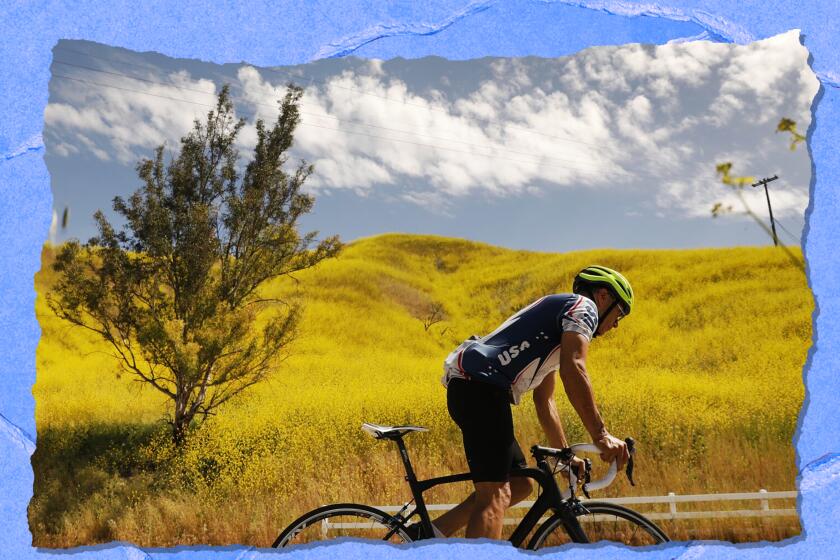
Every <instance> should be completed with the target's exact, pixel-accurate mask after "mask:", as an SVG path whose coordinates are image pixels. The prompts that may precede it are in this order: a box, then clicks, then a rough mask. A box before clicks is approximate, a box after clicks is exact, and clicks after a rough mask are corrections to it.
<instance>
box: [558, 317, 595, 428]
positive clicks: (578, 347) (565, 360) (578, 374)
mask: <svg viewBox="0 0 840 560" xmlns="http://www.w3.org/2000/svg"><path fill="white" fill-rule="evenodd" d="M588 351H589V341H588V340H586V337H584V336H583V335H582V334H580V333H577V332H574V331H566V332H564V333H563V335H562V338H561V339H560V380H561V381H562V382H563V388H564V389H565V390H566V396H568V397H569V402H570V403H572V406H573V407H574V409H575V412H577V414H578V416H580V419H581V421H582V422H583V426H584V427H585V428H586V431H587V432H589V435H590V437H592V441H598V440H599V439H601V438H603V437H604V436H605V435H606V434H607V429H606V428H605V427H604V422H603V420H601V413H600V412H598V407H597V406H596V405H595V395H594V394H593V392H592V384H591V383H590V382H589V375H588V374H587V373H586V354H587V352H588Z"/></svg>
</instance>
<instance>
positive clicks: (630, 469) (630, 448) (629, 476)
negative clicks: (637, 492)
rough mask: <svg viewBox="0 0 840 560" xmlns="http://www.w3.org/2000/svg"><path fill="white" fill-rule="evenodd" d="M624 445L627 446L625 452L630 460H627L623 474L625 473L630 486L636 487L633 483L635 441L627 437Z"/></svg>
mask: <svg viewBox="0 0 840 560" xmlns="http://www.w3.org/2000/svg"><path fill="white" fill-rule="evenodd" d="M624 443H626V444H627V452H628V453H630V459H628V460H627V468H626V469H625V471H624V472H625V473H627V479H628V480H629V481H630V486H636V483H635V482H634V481H633V455H635V453H636V440H634V439H633V438H631V437H629V438H627V439H625V440H624Z"/></svg>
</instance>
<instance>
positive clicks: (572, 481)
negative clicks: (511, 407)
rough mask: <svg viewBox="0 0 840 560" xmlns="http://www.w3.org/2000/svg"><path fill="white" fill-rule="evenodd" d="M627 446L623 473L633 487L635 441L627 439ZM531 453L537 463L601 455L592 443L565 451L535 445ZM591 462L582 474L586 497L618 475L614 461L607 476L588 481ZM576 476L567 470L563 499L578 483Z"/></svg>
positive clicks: (611, 481) (587, 463)
mask: <svg viewBox="0 0 840 560" xmlns="http://www.w3.org/2000/svg"><path fill="white" fill-rule="evenodd" d="M624 442H625V443H626V444H627V451H628V452H629V453H630V459H628V461H627V466H626V469H625V473H626V474H627V478H628V479H629V480H630V484H631V485H632V486H635V485H636V483H635V482H634V481H633V455H634V454H635V452H636V441H635V440H634V439H633V438H630V437H628V438H627V439H625V440H624ZM531 453H532V454H533V455H534V457H536V458H537V460H538V461H539V460H540V458H541V457H556V458H557V459H559V460H560V461H564V462H566V461H569V460H571V459H572V457H573V456H575V455H578V454H581V453H598V454H600V453H601V450H600V449H599V448H598V446H597V445H595V444H594V443H576V444H575V445H572V446H570V447H568V448H566V449H555V448H552V447H541V446H538V445H535V446H533V447H532V448H531ZM591 465H592V462H591V461H589V460H588V459H587V460H586V472H585V473H584V477H585V478H584V480H585V482H584V484H583V486H582V489H583V493H584V494H585V495H586V497H587V498H588V497H589V492H590V491H592V490H602V489H604V488H606V487H607V486H609V485H610V484H612V483H613V481H614V480H615V476H616V475H617V474H618V464H617V462H616V461H615V460H613V461H612V463H610V467H609V469H608V470H607V474H606V475H605V476H604V477H603V478H600V479H598V480H594V481H590V480H589V469H590V468H591ZM578 474H579V473H576V472H575V469H571V468H570V469H569V489H567V490H564V491H563V492H562V494H563V499H566V498H568V497H569V496H570V495H571V489H572V488H576V487H577V482H578Z"/></svg>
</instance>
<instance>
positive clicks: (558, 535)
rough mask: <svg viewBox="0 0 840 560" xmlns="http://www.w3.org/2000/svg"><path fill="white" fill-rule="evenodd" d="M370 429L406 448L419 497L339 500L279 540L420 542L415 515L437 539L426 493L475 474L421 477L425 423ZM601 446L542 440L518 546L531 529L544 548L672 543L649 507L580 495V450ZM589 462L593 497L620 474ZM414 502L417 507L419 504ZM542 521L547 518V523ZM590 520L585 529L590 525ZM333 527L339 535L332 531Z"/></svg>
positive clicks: (422, 530)
mask: <svg viewBox="0 0 840 560" xmlns="http://www.w3.org/2000/svg"><path fill="white" fill-rule="evenodd" d="M362 429H363V430H364V431H366V432H368V433H369V434H370V435H372V436H373V437H375V438H376V439H385V440H391V441H393V442H394V443H395V444H396V445H397V448H398V449H399V452H400V457H401V458H402V462H403V466H404V467H405V472H406V477H405V479H406V481H407V482H408V485H409V488H410V489H411V495H412V500H411V501H409V502H408V503H406V504H405V505H404V506H403V507H402V509H400V510H399V511H398V512H397V513H396V514H393V515H392V514H390V513H387V512H384V511H382V510H380V509H377V508H374V507H371V506H367V505H363V504H349V503H348V504H332V505H327V506H323V507H320V508H317V509H314V510H312V511H310V512H308V513H306V514H304V515H302V516H301V517H299V518H298V519H296V520H295V521H293V522H292V523H291V524H290V525H289V526H288V527H286V528H285V529H284V530H283V532H281V533H280V535H279V536H278V537H277V539H276V540H275V541H274V544H272V546H273V547H275V548H278V547H285V546H290V545H294V544H302V543H306V542H312V541H317V540H325V539H327V538H342V537H353V538H365V539H378V540H382V541H387V542H391V543H396V544H399V543H406V542H412V540H413V539H412V538H411V537H410V536H409V534H408V533H407V532H406V527H407V526H408V521H409V519H411V518H412V517H414V516H418V517H419V518H420V525H419V534H418V536H417V538H416V540H423V539H429V538H435V537H436V536H441V535H439V534H438V535H435V534H434V530H433V526H432V522H431V518H430V517H429V512H428V510H427V509H426V503H425V501H424V500H423V493H424V492H426V491H427V490H429V489H430V488H434V487H435V486H439V485H441V484H450V483H455V482H464V481H469V480H471V476H470V474H469V473H462V474H454V475H449V476H442V477H437V478H430V479H427V480H418V479H417V476H416V475H415V473H414V469H413V468H412V466H411V460H410V459H409V457H408V450H407V448H406V446H405V442H404V441H403V437H404V436H405V435H406V434H408V433H411V432H425V431H428V430H427V429H426V428H422V427H419V426H379V425H376V424H368V423H365V424H363V425H362ZM626 441H627V443H628V448H630V450H631V456H630V461H629V462H628V464H627V470H626V473H627V476H628V478H629V479H630V483H631V484H633V455H632V450H633V443H634V442H633V440H632V439H630V438H628V439H627V440H626ZM585 452H592V453H600V450H599V449H598V448H597V447H596V446H595V445H594V444H577V445H572V446H571V447H567V448H564V449H554V448H551V447H542V446H539V445H534V446H533V447H531V454H532V455H533V457H534V458H535V459H536V462H537V468H532V467H527V468H524V469H516V470H514V471H512V472H511V476H525V477H528V478H531V479H533V480H535V481H536V482H537V484H538V485H539V491H538V496H537V499H536V501H534V504H533V505H532V506H531V508H530V509H529V510H528V512H527V513H526V514H525V517H523V518H522V520H521V521H520V522H519V524H518V525H517V527H516V528H515V529H514V531H513V533H512V534H511V536H510V538H509V539H508V540H509V541H510V543H511V544H512V545H513V546H514V547H517V548H519V547H521V546H522V544H523V543H524V542H525V539H526V538H527V537H528V535H529V534H530V533H531V532H532V531H533V530H534V528H536V532H534V534H533V535H532V536H531V538H530V539H529V540H528V544H527V546H526V547H525V548H526V549H528V550H536V549H539V548H546V547H552V546H559V545H562V544H567V543H570V542H573V543H589V542H597V541H600V540H605V539H606V540H613V541H618V542H621V543H624V544H628V545H643V546H644V545H655V544H660V543H664V542H669V540H670V539H669V538H668V536H667V535H666V534H665V533H664V532H663V531H662V530H661V529H660V528H659V527H657V526H656V525H655V524H654V523H653V522H651V521H650V520H649V519H647V518H646V517H644V516H643V515H642V514H640V513H638V512H635V511H633V510H631V509H629V508H626V507H623V506H620V505H617V504H611V503H607V502H597V501H587V502H581V501H580V500H579V499H578V498H577V497H576V494H575V489H576V487H577V483H578V477H577V474H578V473H576V472H574V471H573V469H571V467H570V466H569V461H570V460H571V459H572V457H574V455H576V454H578V453H585ZM550 458H554V459H555V466H554V468H552V467H551V466H550V465H549V459H550ZM586 464H587V468H586V472H585V473H580V474H583V476H584V484H583V486H582V490H583V492H584V494H585V495H586V497H587V498H588V497H589V491H592V490H600V489H602V488H605V487H607V486H609V485H610V484H611V483H612V481H613V480H614V478H615V476H616V474H617V467H616V463H615V461H613V462H612V464H611V465H610V468H609V471H608V472H607V475H606V476H605V477H604V478H603V479H601V480H596V481H592V480H590V475H589V467H590V466H591V461H589V460H588V459H587V460H586ZM561 465H562V467H561V468H564V469H565V470H566V471H567V472H566V474H567V475H568V482H569V487H568V489H567V490H564V491H563V492H561V491H560V488H559V487H558V485H557V481H556V480H555V478H554V475H555V474H556V473H557V468H558V467H560V466H561ZM412 504H415V505H414V508H413V509H412V508H411V506H412ZM549 511H551V512H553V513H552V515H551V516H550V517H549V518H548V519H547V520H545V521H542V519H543V516H544V515H545V514H547V513H548V512H549ZM541 521H542V523H540V522H541ZM584 527H585V529H584ZM330 532H332V534H330Z"/></svg>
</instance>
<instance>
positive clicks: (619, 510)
mask: <svg viewBox="0 0 840 560" xmlns="http://www.w3.org/2000/svg"><path fill="white" fill-rule="evenodd" d="M583 506H584V507H585V508H586V512H585V513H582V514H581V515H578V516H577V520H578V522H580V525H581V527H582V528H583V532H584V533H586V537H587V540H588V541H589V542H591V543H594V542H598V541H604V540H607V541H613V542H618V543H621V544H625V545H628V546H651V545H655V544H660V543H664V542H668V541H669V540H670V539H669V538H668V536H667V535H666V534H665V533H664V532H663V531H662V529H660V528H659V527H657V526H656V524H654V523H653V522H652V521H651V520H649V519H648V518H646V517H645V516H644V515H642V514H640V513H638V512H635V511H633V510H632V509H629V508H626V507H623V506H620V505H617V504H610V503H607V502H585V503H584V504H583ZM570 542H574V541H572V539H571V538H570V537H569V534H568V532H567V531H566V527H565V526H564V525H563V518H562V517H561V516H560V515H559V514H557V515H554V516H552V517H551V518H550V519H549V520H548V521H546V522H545V523H543V524H542V525H541V526H540V527H539V528H538V529H537V532H536V533H535V534H534V536H533V537H532V538H531V542H529V543H528V548H529V549H531V550H536V549H538V548H548V547H552V546H561V545H564V544H568V543H570Z"/></svg>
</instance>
